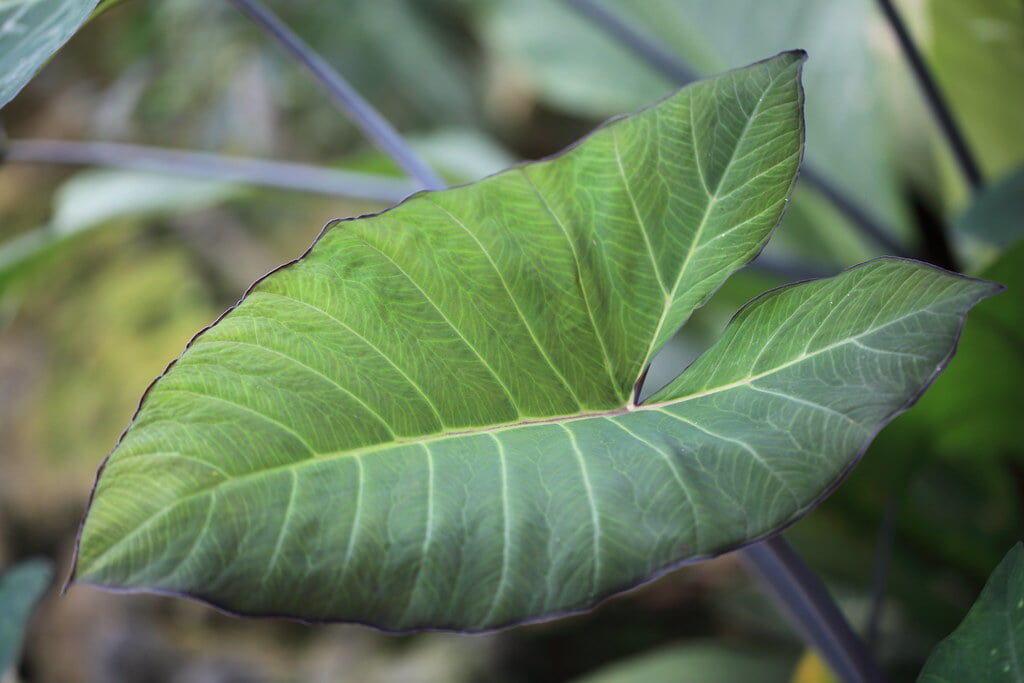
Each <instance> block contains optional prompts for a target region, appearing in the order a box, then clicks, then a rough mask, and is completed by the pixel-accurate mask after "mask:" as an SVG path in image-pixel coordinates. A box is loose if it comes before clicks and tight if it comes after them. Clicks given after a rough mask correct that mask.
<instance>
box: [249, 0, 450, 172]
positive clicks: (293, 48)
mask: <svg viewBox="0 0 1024 683" xmlns="http://www.w3.org/2000/svg"><path fill="white" fill-rule="evenodd" d="M231 2H232V4H234V5H235V6H236V7H237V8H238V9H239V10H240V11H241V12H242V13H243V14H245V15H246V16H248V17H249V18H250V19H252V20H253V21H254V22H255V23H256V24H258V25H259V26H260V27H261V28H262V29H263V30H265V31H266V32H267V33H268V34H269V35H270V36H271V37H273V38H274V39H275V40H276V41H277V42H278V43H279V44H280V45H281V47H283V48H284V49H285V51H287V52H288V54H290V55H291V56H292V57H293V58H294V59H295V60H296V61H297V62H299V63H300V64H302V66H304V67H305V68H306V69H308V70H309V72H310V73H312V74H313V76H314V77H315V78H316V79H317V80H318V81H319V82H320V84H321V85H322V86H323V87H324V89H325V90H327V92H328V93H329V94H330V96H331V98H332V99H334V101H335V102H336V103H337V104H338V105H339V106H340V107H341V108H342V110H344V111H345V112H346V113H347V114H348V115H349V116H350V117H351V118H352V121H353V122H354V123H355V124H356V125H357V126H359V128H360V129H361V130H362V131H363V133H365V134H366V136H367V137H368V138H370V140H372V141H373V143H374V144H375V145H377V146H378V147H379V148H380V149H381V150H382V151H383V152H384V153H386V154H387V155H388V156H390V157H391V158H392V159H394V161H395V163H397V164H398V165H399V166H400V167H401V168H402V169H403V170H404V171H405V172H406V173H407V174H408V175H409V177H410V178H413V179H414V180H415V181H416V182H417V183H418V184H419V185H421V186H422V187H423V188H425V189H428V190H442V189H444V188H445V187H447V184H446V183H445V182H444V181H443V180H441V177H440V176H438V175H437V174H436V173H435V172H434V170H433V169H431V168H430V166H428V165H427V164H426V162H424V161H423V160H422V159H421V158H420V157H419V155H417V154H416V153H415V152H414V151H413V150H412V148H411V147H409V145H408V144H406V142H405V140H404V139H403V138H402V136H401V135H400V134H399V133H398V131H397V130H395V128H394V126H392V125H391V124H390V123H389V122H388V121H387V119H385V118H384V117H383V116H381V114H380V112H378V111H377V110H376V109H374V108H373V105H371V104H370V103H369V102H367V101H366V99H364V98H363V96H362V95H360V94H359V93H358V92H357V91H356V90H355V88H353V87H352V86H351V85H350V84H349V82H348V81H346V80H345V78H344V77H343V76H342V75H341V74H340V73H339V72H338V71H337V70H336V69H335V68H334V67H332V66H331V65H330V64H328V63H327V62H326V61H325V60H324V59H323V58H322V57H321V56H320V55H319V54H317V53H316V51H314V50H313V49H312V48H311V47H310V46H309V45H307V44H306V43H305V42H304V41H303V40H302V39H301V38H299V36H298V35H296V34H295V33H294V32H293V31H292V30H291V29H290V28H288V27H287V26H286V25H285V24H284V22H282V21H281V20H280V19H278V18H277V16H275V15H274V14H273V13H272V12H271V11H270V10H269V9H267V8H266V7H265V6H263V4H261V3H260V2H258V0H231Z"/></svg>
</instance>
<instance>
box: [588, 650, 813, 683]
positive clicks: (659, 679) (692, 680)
mask: <svg viewBox="0 0 1024 683" xmlns="http://www.w3.org/2000/svg"><path fill="white" fill-rule="evenodd" d="M793 664H794V662H793V659H792V657H786V656H785V655H779V654H777V653H774V652H758V651H752V650H746V649H742V648H738V647H728V646H724V645H719V644H715V643H688V644H686V645H679V646H676V647H670V648H665V649H663V650H659V651H656V652H651V653H648V654H643V655H639V656H637V657H631V658H630V659H626V660H623V661H621V662H616V663H615V664H612V665H611V666H607V667H604V668H603V669H600V670H599V671H597V672H596V673H593V674H590V675H589V676H584V677H583V678H577V679H575V681H574V683H636V682H637V681H643V683H749V682H750V681H758V683H783V682H784V681H787V680H789V673H790V672H791V671H792V669H793Z"/></svg>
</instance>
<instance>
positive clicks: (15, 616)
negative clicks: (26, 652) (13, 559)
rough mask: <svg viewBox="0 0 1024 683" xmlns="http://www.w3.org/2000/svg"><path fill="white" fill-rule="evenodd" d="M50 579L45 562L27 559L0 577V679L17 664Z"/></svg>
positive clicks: (51, 577)
mask: <svg viewBox="0 0 1024 683" xmlns="http://www.w3.org/2000/svg"><path fill="white" fill-rule="evenodd" d="M52 579H53V567H52V566H51V565H50V563H49V562H47V561H45V560H30V561H28V562H23V563H21V564H18V565H15V566H14V567H11V568H10V569H8V570H7V571H5V572H4V573H3V574H0V679H2V678H4V674H5V673H6V672H7V671H8V669H10V668H11V667H12V666H14V664H15V663H16V662H17V657H18V652H19V651H20V650H21V640H22V636H23V635H24V632H25V625H26V623H27V622H28V618H29V616H30V615H31V614H32V610H33V609H35V606H36V603H37V602H39V599H40V598H42V597H43V593H45V592H46V588H47V587H48V586H49V585H50V581H51V580H52Z"/></svg>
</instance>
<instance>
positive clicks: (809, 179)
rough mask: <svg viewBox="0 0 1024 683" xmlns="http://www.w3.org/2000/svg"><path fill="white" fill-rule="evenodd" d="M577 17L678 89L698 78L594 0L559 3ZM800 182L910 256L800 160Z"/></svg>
mask: <svg viewBox="0 0 1024 683" xmlns="http://www.w3.org/2000/svg"><path fill="white" fill-rule="evenodd" d="M562 1H563V2H564V3H565V4H566V5H568V6H569V7H571V8H573V9H574V10H576V11H577V12H578V13H579V14H580V15H581V16H583V17H584V18H586V19H587V20H589V21H591V22H592V23H593V24H594V25H595V26H598V27H600V28H602V29H603V30H604V31H605V32H606V33H608V35H610V36H611V37H613V38H615V39H616V40H618V41H619V42H620V43H622V44H623V45H625V46H626V47H628V48H629V49H630V50H632V51H633V53H634V54H636V55H637V56H639V57H640V58H642V59H643V60H644V61H646V62H647V63H648V64H649V65H650V66H652V67H653V68H655V69H656V70H657V71H658V72H659V73H661V74H662V75H663V76H665V77H666V78H668V79H669V80H671V81H673V82H674V83H677V84H679V85H686V84H687V83H689V82H691V81H694V80H697V78H698V76H697V74H696V72H694V71H693V70H692V69H691V68H690V67H689V66H688V65H687V64H686V63H685V62H684V61H683V60H682V59H681V58H680V57H678V56H677V55H676V54H674V53H673V52H672V51H671V50H669V49H668V48H666V47H665V46H663V45H661V44H660V43H658V42H657V41H656V40H655V39H653V38H651V37H650V36H646V35H643V34H642V33H640V32H639V31H637V30H636V29H635V28H633V27H632V26H630V25H629V24H628V23H627V22H626V21H625V20H624V19H623V18H622V17H620V16H618V15H616V14H615V13H614V12H612V11H609V10H608V9H606V8H605V7H602V6H601V5H598V4H597V3H596V2H594V0H562ZM800 173H801V177H802V178H803V180H804V181H805V182H806V183H807V184H809V185H812V186H814V187H815V188H816V189H817V190H818V192H819V193H820V194H821V195H822V196H823V197H825V198H826V199H827V200H828V201H830V202H831V203H832V204H833V205H834V206H835V207H836V208H837V209H839V211H840V212H841V213H842V214H843V215H845V216H846V217H847V219H849V220H850V222H851V223H852V224H853V226H854V227H855V228H857V229H858V230H859V231H860V232H861V234H863V235H864V236H865V237H866V238H868V239H869V240H871V241H872V242H874V243H875V244H876V245H878V246H879V247H881V248H882V249H884V250H886V251H887V252H888V253H890V254H893V255H895V256H911V254H910V253H909V252H908V251H907V250H906V249H905V248H904V247H903V246H902V245H901V244H900V243H899V242H897V241H896V240H895V239H893V237H892V236H891V235H892V234H893V231H892V230H890V229H887V228H886V227H884V226H883V225H882V224H881V223H880V222H879V221H878V219H877V218H875V217H874V216H873V215H872V214H871V213H870V212H869V211H868V210H867V209H865V208H864V207H863V206H862V205H860V204H859V203H858V202H856V201H855V200H854V199H853V198H852V197H850V196H849V195H848V194H846V193H845V192H843V191H842V190H841V189H840V188H838V187H837V186H836V185H835V184H833V183H832V182H831V181H830V180H828V178H826V177H825V176H824V175H823V174H822V173H821V172H820V171H818V170H817V168H815V167H814V166H813V165H812V164H810V163H808V162H807V161H806V160H804V164H803V168H802V169H801V172H800Z"/></svg>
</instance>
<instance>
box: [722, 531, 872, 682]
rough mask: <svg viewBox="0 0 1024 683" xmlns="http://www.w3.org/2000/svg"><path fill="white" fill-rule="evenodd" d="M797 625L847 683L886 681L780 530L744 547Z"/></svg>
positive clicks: (755, 570) (755, 571)
mask: <svg viewBox="0 0 1024 683" xmlns="http://www.w3.org/2000/svg"><path fill="white" fill-rule="evenodd" d="M741 553H742V557H743V559H744V560H745V561H746V564H747V566H748V568H749V569H750V571H751V573H752V574H754V576H755V577H757V578H758V579H759V580H760V581H761V582H762V583H763V584H764V585H765V586H766V587H767V588H768V590H769V591H770V593H771V595H772V598H773V599H774V600H775V602H776V603H777V605H778V607H779V609H780V610H781V611H782V612H783V613H784V614H785V615H786V617H787V618H788V619H789V621H790V623H791V624H792V625H793V627H794V628H795V629H796V630H797V632H799V633H800V634H801V636H802V637H803V639H804V640H805V642H807V643H809V644H810V645H811V646H812V647H813V648H814V649H815V650H817V651H818V653H819V654H820V655H821V657H822V658H823V659H824V660H825V662H827V663H828V665H829V667H830V668H831V669H832V671H833V673H835V675H836V676H837V677H838V678H839V680H841V681H843V683H882V682H883V681H885V676H884V675H883V674H882V672H881V670H880V669H879V668H878V665H877V664H876V663H875V661H874V659H873V658H872V657H871V654H870V653H869V652H868V649H867V647H866V646H865V645H864V642H863V641H862V640H861V639H860V638H859V637H857V634H856V633H854V632H853V629H852V628H851V627H850V623H849V622H848V621H847V620H846V617H844V616H843V614H842V612H840V611H839V607H838V606H837V605H836V603H835V602H834V601H833V600H832V597H831V596H830V595H829V593H828V590H827V589H826V588H825V586H824V585H823V584H822V583H821V581H820V580H819V579H818V577H817V576H815V575H814V573H813V572H812V571H811V570H810V568H809V567H808V566H807V565H806V564H805V563H804V561H803V560H802V559H800V556H799V555H797V553H796V551H795V550H794V549H793V547H792V546H791V545H789V543H788V542H787V541H786V539H785V538H783V537H782V535H781V534H778V535H775V536H773V537H771V538H769V539H766V540H764V541H761V542H760V543H755V544H754V545H751V546H748V547H747V548H745V549H744V550H742V551H741Z"/></svg>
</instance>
